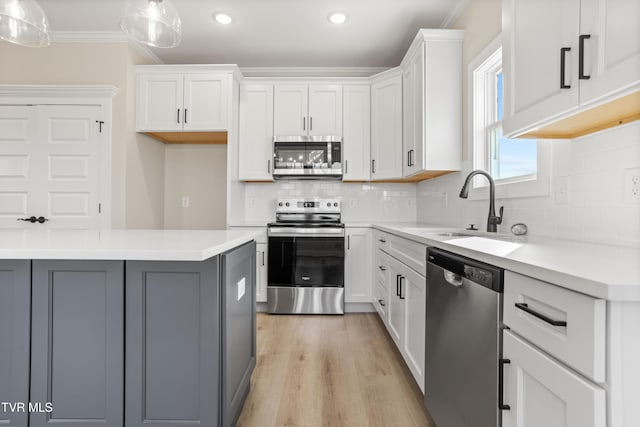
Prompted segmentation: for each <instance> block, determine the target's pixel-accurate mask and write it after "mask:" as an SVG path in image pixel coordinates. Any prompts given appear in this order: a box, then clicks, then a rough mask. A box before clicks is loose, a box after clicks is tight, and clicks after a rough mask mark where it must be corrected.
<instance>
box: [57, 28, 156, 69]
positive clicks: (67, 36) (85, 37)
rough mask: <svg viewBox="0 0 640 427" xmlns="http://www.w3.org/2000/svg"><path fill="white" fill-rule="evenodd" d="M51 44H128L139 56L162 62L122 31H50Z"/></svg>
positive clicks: (149, 50) (146, 47) (144, 46)
mask: <svg viewBox="0 0 640 427" xmlns="http://www.w3.org/2000/svg"><path fill="white" fill-rule="evenodd" d="M51 42H53V43H128V44H129V46H131V47H132V48H134V49H135V50H136V51H138V52H139V53H140V54H142V55H144V56H146V57H147V58H149V59H150V60H152V61H153V62H154V63H156V64H162V63H163V61H162V60H161V59H160V58H159V57H158V56H157V55H156V54H155V53H153V51H152V50H151V49H149V47H148V46H146V45H144V44H142V43H139V42H136V41H135V40H131V39H130V38H129V37H128V36H127V35H126V34H125V33H123V32H122V31H52V32H51Z"/></svg>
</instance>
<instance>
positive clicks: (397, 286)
mask: <svg viewBox="0 0 640 427" xmlns="http://www.w3.org/2000/svg"><path fill="white" fill-rule="evenodd" d="M401 277H402V275H400V274H396V296H397V297H399V296H400V278H401Z"/></svg>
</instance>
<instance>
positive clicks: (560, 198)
mask: <svg viewBox="0 0 640 427" xmlns="http://www.w3.org/2000/svg"><path fill="white" fill-rule="evenodd" d="M554 194H555V202H556V205H568V204H569V177H568V176H559V177H557V178H556V180H555V188H554Z"/></svg>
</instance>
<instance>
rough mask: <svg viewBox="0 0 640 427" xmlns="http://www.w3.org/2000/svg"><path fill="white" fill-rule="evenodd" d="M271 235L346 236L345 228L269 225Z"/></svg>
mask: <svg viewBox="0 0 640 427" xmlns="http://www.w3.org/2000/svg"><path fill="white" fill-rule="evenodd" d="M269 236H278V237H344V228H329V227H327V228H302V227H269Z"/></svg>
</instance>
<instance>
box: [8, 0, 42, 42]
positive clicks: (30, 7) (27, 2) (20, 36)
mask: <svg viewBox="0 0 640 427" xmlns="http://www.w3.org/2000/svg"><path fill="white" fill-rule="evenodd" d="M0 39H3V40H6V41H8V42H11V43H15V44H19V45H22V46H28V47H46V46H49V45H50V44H51V41H50V40H49V21H48V20H47V16H46V15H45V14H44V11H43V10H42V8H41V7H40V6H39V5H38V3H36V2H35V0H0Z"/></svg>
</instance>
